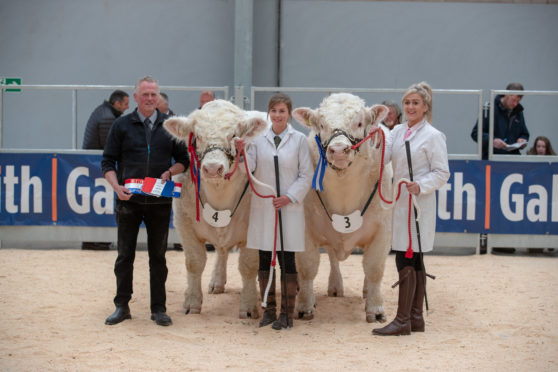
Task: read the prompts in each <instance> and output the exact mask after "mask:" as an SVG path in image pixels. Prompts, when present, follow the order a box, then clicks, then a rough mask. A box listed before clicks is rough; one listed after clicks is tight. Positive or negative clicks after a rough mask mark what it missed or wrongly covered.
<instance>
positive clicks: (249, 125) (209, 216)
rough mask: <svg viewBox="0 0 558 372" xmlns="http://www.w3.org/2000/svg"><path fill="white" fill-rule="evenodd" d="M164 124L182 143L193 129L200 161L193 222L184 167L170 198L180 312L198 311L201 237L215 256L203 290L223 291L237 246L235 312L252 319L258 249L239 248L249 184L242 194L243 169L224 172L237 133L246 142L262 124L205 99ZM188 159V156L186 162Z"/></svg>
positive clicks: (227, 105) (202, 253) (192, 199)
mask: <svg viewBox="0 0 558 372" xmlns="http://www.w3.org/2000/svg"><path fill="white" fill-rule="evenodd" d="M164 127H165V128H166V129H167V130H168V131H169V132H170V133H171V134H172V135H173V136H174V137H176V138H178V139H180V140H181V141H183V142H186V143H187V142H188V141H189V137H190V134H191V133H193V138H194V139H195V145H194V147H195V150H196V152H197V156H198V157H199V160H200V168H199V174H200V177H201V182H200V188H199V199H200V221H196V190H195V184H194V183H192V181H191V180H190V173H189V171H187V172H186V173H185V174H183V175H182V176H181V179H179V180H177V181H178V182H182V195H181V198H180V199H175V200H174V201H173V211H174V226H175V228H176V229H177V231H178V234H179V235H180V239H181V242H182V246H183V247H184V254H185V256H186V271H187V288H186V291H185V293H184V310H185V312H186V314H199V313H200V312H201V307H202V301H203V295H202V289H201V277H202V272H203V270H204V268H205V264H206V260H207V253H206V249H205V242H211V243H213V245H214V246H215V250H216V254H217V260H216V262H215V267H214V269H213V273H212V276H211V281H210V283H209V293H222V292H224V289H225V283H226V280H227V278H226V275H227V271H226V265H227V259H228V254H229V252H230V250H231V249H232V248H233V247H235V246H236V247H238V248H239V259H238V266H239V271H240V275H241V277H242V291H241V293H240V309H239V316H240V318H247V317H252V318H257V317H258V316H259V311H258V308H259V306H258V292H257V289H256V276H257V272H258V251H257V250H253V249H247V248H245V246H246V233H247V230H248V219H249V210H250V188H248V189H247V190H246V193H245V194H244V196H242V194H243V190H244V189H245V185H246V182H247V178H246V175H245V173H244V172H240V171H237V172H235V173H234V174H233V176H232V177H231V178H230V179H229V180H226V179H225V178H224V175H225V174H227V173H228V172H229V171H230V170H231V169H230V168H231V165H232V164H233V159H234V158H235V157H236V151H235V149H234V145H233V138H235V137H240V138H244V139H245V141H246V142H250V140H251V139H252V138H253V137H254V136H256V135H257V134H259V133H260V132H262V131H263V130H265V128H266V127H267V123H266V121H265V120H264V119H262V118H256V117H254V118H247V115H246V113H245V112H244V111H242V110H241V109H239V108H238V107H236V106H235V105H233V104H231V103H230V102H228V101H224V100H215V101H212V102H209V103H207V104H205V105H204V106H203V108H202V109H201V110H195V111H193V112H192V113H191V114H190V115H189V116H188V117H172V118H169V119H167V120H166V121H165V123H164ZM193 163H194V162H193V161H192V159H191V165H190V166H192V165H193ZM202 204H203V211H202ZM235 208H236V209H235ZM231 213H233V214H232V217H231Z"/></svg>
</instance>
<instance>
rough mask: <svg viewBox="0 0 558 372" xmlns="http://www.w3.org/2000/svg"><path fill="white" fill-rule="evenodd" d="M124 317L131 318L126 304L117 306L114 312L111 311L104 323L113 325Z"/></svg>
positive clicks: (124, 318)
mask: <svg viewBox="0 0 558 372" xmlns="http://www.w3.org/2000/svg"><path fill="white" fill-rule="evenodd" d="M126 319H132V315H130V308H129V307H128V306H117V307H116V310H114V313H112V314H111V315H110V316H109V317H108V318H107V320H105V324H107V325H115V324H118V323H120V322H122V321H123V320H126Z"/></svg>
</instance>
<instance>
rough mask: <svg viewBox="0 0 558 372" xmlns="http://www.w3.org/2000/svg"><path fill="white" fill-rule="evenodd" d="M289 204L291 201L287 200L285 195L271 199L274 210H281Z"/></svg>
mask: <svg viewBox="0 0 558 372" xmlns="http://www.w3.org/2000/svg"><path fill="white" fill-rule="evenodd" d="M290 202H291V199H289V197H288V196H287V195H281V196H280V197H278V198H273V207H275V209H277V210H279V209H281V208H283V207H284V206H285V205H287V204H289V203H290Z"/></svg>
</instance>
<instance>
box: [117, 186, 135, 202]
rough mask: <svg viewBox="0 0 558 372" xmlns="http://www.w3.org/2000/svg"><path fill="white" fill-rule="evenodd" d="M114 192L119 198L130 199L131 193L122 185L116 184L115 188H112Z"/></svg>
mask: <svg viewBox="0 0 558 372" xmlns="http://www.w3.org/2000/svg"><path fill="white" fill-rule="evenodd" d="M114 192H116V195H117V196H118V199H120V200H130V198H131V197H132V193H131V192H130V190H128V189H127V188H126V187H125V186H122V185H118V186H117V187H116V188H114Z"/></svg>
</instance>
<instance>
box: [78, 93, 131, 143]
mask: <svg viewBox="0 0 558 372" xmlns="http://www.w3.org/2000/svg"><path fill="white" fill-rule="evenodd" d="M120 115H122V112H120V111H118V110H117V109H115V108H114V107H113V106H112V105H111V104H110V103H109V102H108V101H105V102H103V104H101V105H99V106H97V108H96V109H95V110H93V112H92V113H91V116H90V117H89V120H87V125H86V126H85V135H84V136H83V148H84V149H89V150H102V149H103V148H104V147H105V143H106V142H107V135H108V132H109V130H110V127H111V126H112V123H114V121H115V120H116V119H117V118H118V117H120Z"/></svg>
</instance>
